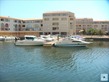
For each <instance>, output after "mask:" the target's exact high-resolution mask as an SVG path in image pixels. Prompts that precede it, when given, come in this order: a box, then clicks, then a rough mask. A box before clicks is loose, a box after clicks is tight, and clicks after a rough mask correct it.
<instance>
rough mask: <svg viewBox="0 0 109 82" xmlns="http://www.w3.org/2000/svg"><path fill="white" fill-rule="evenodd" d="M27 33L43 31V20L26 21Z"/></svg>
mask: <svg viewBox="0 0 109 82" xmlns="http://www.w3.org/2000/svg"><path fill="white" fill-rule="evenodd" d="M24 24H25V27H26V28H25V30H26V31H42V28H43V20H42V19H25V23H24Z"/></svg>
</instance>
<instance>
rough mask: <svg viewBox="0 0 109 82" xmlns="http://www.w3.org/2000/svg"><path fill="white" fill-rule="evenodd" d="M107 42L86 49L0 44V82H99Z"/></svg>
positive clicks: (107, 69)
mask: <svg viewBox="0 0 109 82" xmlns="http://www.w3.org/2000/svg"><path fill="white" fill-rule="evenodd" d="M104 73H106V74H109V42H104V41H97V42H94V43H93V44H91V45H89V46H88V47H40V46H15V45H14V44H13V43H12V42H0V82H101V81H100V75H101V74H104Z"/></svg>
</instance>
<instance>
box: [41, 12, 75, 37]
mask: <svg viewBox="0 0 109 82" xmlns="http://www.w3.org/2000/svg"><path fill="white" fill-rule="evenodd" d="M43 33H44V34H61V35H72V34H75V33H76V20H75V15H74V13H72V12H68V11H60V12H47V13H43Z"/></svg>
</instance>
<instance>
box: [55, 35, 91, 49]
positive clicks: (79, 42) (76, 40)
mask: <svg viewBox="0 0 109 82" xmlns="http://www.w3.org/2000/svg"><path fill="white" fill-rule="evenodd" d="M90 43H92V42H87V41H85V40H84V38H82V37H81V36H76V35H75V36H69V37H65V38H63V39H61V40H59V41H57V42H56V43H55V44H54V45H55V46H72V47H73V46H87V45H88V44H90Z"/></svg>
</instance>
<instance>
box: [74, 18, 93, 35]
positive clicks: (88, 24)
mask: <svg viewBox="0 0 109 82" xmlns="http://www.w3.org/2000/svg"><path fill="white" fill-rule="evenodd" d="M92 25H93V19H92V18H81V19H76V33H77V34H79V32H80V31H81V30H83V29H85V30H86V31H87V30H88V29H89V28H92V27H93V26H92Z"/></svg>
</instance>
